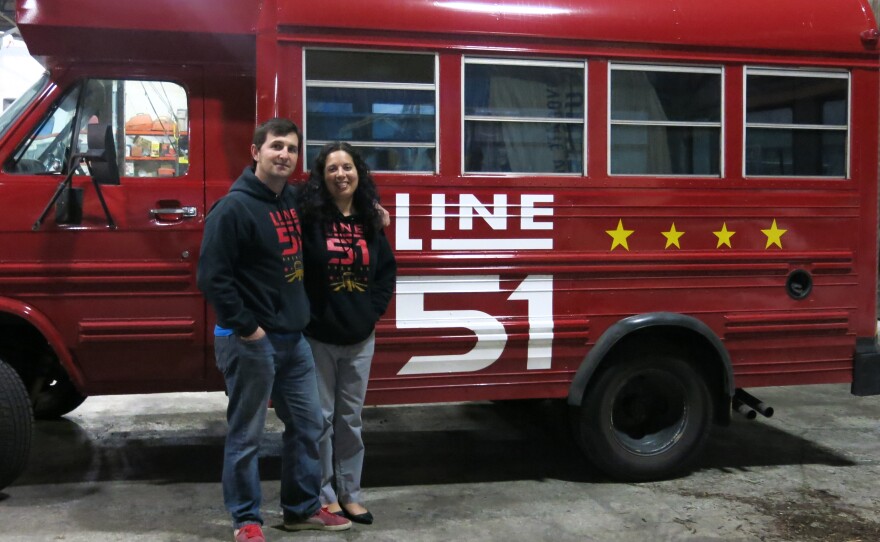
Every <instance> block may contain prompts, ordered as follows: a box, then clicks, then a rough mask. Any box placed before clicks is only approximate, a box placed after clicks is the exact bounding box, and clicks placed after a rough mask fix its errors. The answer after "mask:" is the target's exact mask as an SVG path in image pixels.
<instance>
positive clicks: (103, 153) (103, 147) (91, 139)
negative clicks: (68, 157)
mask: <svg viewBox="0 0 880 542" xmlns="http://www.w3.org/2000/svg"><path fill="white" fill-rule="evenodd" d="M87 142H88V146H89V148H88V150H87V151H86V152H85V153H84V154H82V155H81V156H82V159H83V160H85V161H86V163H87V164H88V165H89V171H91V173H92V180H93V181H94V182H95V183H96V184H114V185H118V184H119V163H118V162H117V161H116V141H115V140H114V138H113V128H111V127H110V125H109V124H102V123H98V124H89V125H88V133H87Z"/></svg>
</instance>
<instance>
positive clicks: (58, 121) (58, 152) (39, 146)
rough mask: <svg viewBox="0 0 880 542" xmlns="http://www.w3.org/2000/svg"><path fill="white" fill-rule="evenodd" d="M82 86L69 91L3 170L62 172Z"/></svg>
mask: <svg viewBox="0 0 880 542" xmlns="http://www.w3.org/2000/svg"><path fill="white" fill-rule="evenodd" d="M80 88H81V86H80V85H77V86H76V87H75V88H73V89H72V90H70V91H69V92H68V93H67V94H65V95H64V97H63V98H61V100H60V101H59V102H58V103H57V104H56V105H55V107H54V108H53V109H52V110H50V112H49V114H48V115H47V117H46V118H45V120H43V122H41V123H40V125H39V127H38V128H37V129H36V130H35V131H34V132H33V133H32V134H31V135H30V137H28V139H27V141H26V142H25V144H24V145H23V146H22V147H20V148H19V149H18V150H17V151H16V152H15V155H14V156H13V157H12V159H11V160H9V162H8V163H7V164H6V166H5V167H4V171H6V172H7V173H18V174H28V175H30V174H44V173H59V174H60V173H63V172H64V171H65V170H66V168H67V161H68V159H69V157H70V144H71V140H72V138H73V121H74V115H75V113H76V104H77V101H78V100H79V93H80Z"/></svg>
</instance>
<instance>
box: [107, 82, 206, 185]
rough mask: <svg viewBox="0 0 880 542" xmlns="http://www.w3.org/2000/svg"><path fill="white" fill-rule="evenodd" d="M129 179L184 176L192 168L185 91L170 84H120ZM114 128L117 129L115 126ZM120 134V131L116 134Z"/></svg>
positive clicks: (119, 116) (118, 114)
mask: <svg viewBox="0 0 880 542" xmlns="http://www.w3.org/2000/svg"><path fill="white" fill-rule="evenodd" d="M120 84H121V85H123V86H124V99H123V100H122V108H121V111H118V112H117V118H121V119H122V120H123V123H122V126H123V133H124V144H125V149H124V151H125V152H124V154H125V160H124V168H123V169H122V170H120V171H122V174H123V175H124V176H126V177H181V176H183V175H186V173H187V170H188V169H189V113H188V108H187V96H186V91H185V90H184V89H183V87H181V86H180V85H178V84H176V83H170V82H167V81H121V82H120ZM114 129H115V126H114ZM117 133H118V132H117Z"/></svg>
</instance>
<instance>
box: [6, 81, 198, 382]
mask: <svg viewBox="0 0 880 542" xmlns="http://www.w3.org/2000/svg"><path fill="white" fill-rule="evenodd" d="M166 75H167V74H166V72H164V71H163V77H155V78H151V77H149V76H146V77H143V76H141V77H139V78H137V79H132V78H125V77H118V78H117V77H80V78H76V79H75V80H73V81H72V82H71V83H70V84H68V85H63V84H62V85H59V86H58V87H57V88H56V89H55V90H54V91H51V92H50V93H49V94H48V95H47V99H49V100H51V101H52V103H51V106H50V107H48V109H47V108H42V109H38V110H39V111H41V113H36V111H38V110H35V113H33V116H35V117H37V118H35V119H32V120H30V121H29V125H30V129H29V131H28V132H27V134H26V135H25V136H24V137H23V138H19V141H18V142H8V143H10V144H9V145H7V146H6V147H4V148H3V149H0V160H2V163H3V169H2V174H0V175H2V182H0V199H2V201H3V202H4V203H3V205H4V208H5V211H4V213H0V235H2V236H3V237H4V241H3V246H4V252H5V254H4V257H3V264H2V265H3V267H4V268H5V286H4V288H3V295H4V296H7V297H12V298H15V299H19V300H22V301H24V302H26V303H28V304H30V305H31V306H32V307H33V308H34V309H36V310H37V311H38V312H40V313H42V314H43V315H48V316H49V317H50V318H51V320H52V325H53V326H54V327H55V328H56V329H57V330H59V332H60V333H61V334H62V335H63V338H64V341H65V343H66V345H67V347H68V348H69V349H70V351H71V353H72V355H73V359H74V360H75V364H76V365H77V368H78V370H79V371H78V372H80V373H81V375H82V377H83V378H82V379H83V380H84V381H86V382H88V383H89V384H88V386H87V388H88V389H85V390H82V391H84V392H86V393H114V392H125V391H126V390H127V388H128V384H127V383H130V385H131V387H132V389H134V388H138V389H143V388H144V386H143V382H144V381H154V382H155V383H156V385H155V386H152V387H151V389H152V390H153V391H163V390H166V389H167V390H173V389H183V388H190V389H191V388H192V386H193V382H194V381H203V380H204V372H205V361H204V360H205V352H204V344H203V343H204V336H205V334H204V314H205V307H204V301H203V300H202V297H201V296H200V294H199V292H198V289H197V288H196V283H195V269H196V260H197V257H198V251H199V244H200V241H201V234H202V225H203V220H204V215H205V205H204V169H203V166H202V164H203V160H202V153H201V150H200V149H199V144H200V143H199V141H200V140H199V137H198V134H199V133H200V132H201V130H200V129H201V125H200V122H201V119H202V117H203V116H202V111H201V109H202V103H201V101H200V99H199V97H200V96H201V81H202V77H201V75H200V74H199V73H198V71H197V70H192V69H189V70H187V73H185V74H183V73H181V74H175V75H179V77H166ZM95 125H97V126H99V127H101V129H103V127H104V126H109V127H111V128H112V136H111V137H112V144H110V145H109V146H112V147H113V149H112V151H113V153H111V154H105V158H106V157H107V156H111V155H112V154H115V160H110V161H112V162H114V163H113V165H114V166H115V167H116V168H117V169H118V172H119V176H118V184H116V183H114V182H113V181H110V182H111V184H102V182H98V181H96V180H93V177H92V175H91V172H90V171H89V163H87V162H86V161H81V160H79V159H78V158H77V157H78V156H79V155H81V154H83V153H87V152H89V147H90V144H89V141H88V138H89V133H90V132H94V131H95V129H94V126H95ZM90 127H92V128H91V129H90ZM98 131H100V130H98ZM19 133H23V132H22V131H21V130H19ZM105 133H106V131H105ZM193 136H196V137H193ZM7 147H8V148H7ZM92 167H95V168H98V167H101V168H104V169H105V170H106V169H112V168H111V166H110V164H109V163H104V164H101V163H100V161H96V162H92ZM71 172H72V176H70V177H69V184H68V185H67V186H61V185H63V179H65V178H67V177H68V173H71ZM59 187H60V188H59ZM59 191H60V193H59ZM53 198H54V200H53ZM13 277H15V279H13ZM73 373H74V374H76V373H77V371H73Z"/></svg>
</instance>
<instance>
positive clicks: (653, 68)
mask: <svg viewBox="0 0 880 542" xmlns="http://www.w3.org/2000/svg"><path fill="white" fill-rule="evenodd" d="M614 70H620V71H643V72H644V71H647V72H662V73H704V74H717V75H719V88H720V91H721V96H720V97H719V115H718V119H719V120H718V122H707V121H637V120H617V121H615V120H613V119H612V118H611V93H612V91H613V89H612V88H611V74H612V72H613V71H614ZM726 75H727V70H726V66H724V65H723V64H705V65H703V64H674V63H670V64H661V63H643V62H608V72H607V87H606V89H605V95H606V99H605V105H606V108H607V110H606V111H607V112H606V118H605V128H606V132H607V135H606V142H605V148H606V152H607V155H606V157H605V158H606V162H605V163H606V166H605V167H606V172H605V173H606V175H607V176H608V177H609V178H611V177H661V178H664V179H693V178H702V179H706V178H708V179H723V178H725V175H724V171H725V168H724V165H725V164H724V149H725V132H726V128H727V126H726V122H725V117H726V114H725V112H726V110H727V108H726V105H727V104H726V100H727V93H726V85H725V80H726ZM615 125H616V126H646V127H649V126H661V127H668V128H717V129H718V173H716V174H705V173H613V172H612V171H611V166H612V162H611V151H612V146H611V128H612V126H615Z"/></svg>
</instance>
